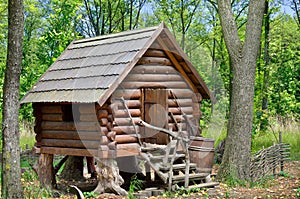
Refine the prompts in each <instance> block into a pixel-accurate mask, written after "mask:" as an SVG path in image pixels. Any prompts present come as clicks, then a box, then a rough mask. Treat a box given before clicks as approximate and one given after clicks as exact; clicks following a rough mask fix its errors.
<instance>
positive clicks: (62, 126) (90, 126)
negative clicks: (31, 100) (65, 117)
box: [41, 121, 103, 131]
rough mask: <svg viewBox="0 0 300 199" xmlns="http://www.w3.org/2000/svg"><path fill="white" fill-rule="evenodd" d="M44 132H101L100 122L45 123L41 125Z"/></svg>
mask: <svg viewBox="0 0 300 199" xmlns="http://www.w3.org/2000/svg"><path fill="white" fill-rule="evenodd" d="M41 127H42V129H43V130H64V131H75V130H78V131H101V130H103V129H102V128H101V127H100V124H99V123H98V122H76V124H75V123H74V122H50V121H43V122H42V123H41Z"/></svg>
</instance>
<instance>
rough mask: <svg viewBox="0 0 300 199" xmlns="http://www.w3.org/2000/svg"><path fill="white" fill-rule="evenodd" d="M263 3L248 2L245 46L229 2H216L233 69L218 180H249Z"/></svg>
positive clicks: (228, 0)
mask: <svg viewBox="0 0 300 199" xmlns="http://www.w3.org/2000/svg"><path fill="white" fill-rule="evenodd" d="M264 6H265V0H256V1H254V0H251V1H250V4H249V11H248V16H247V19H248V20H247V25H246V34H245V41H244V43H242V42H241V40H240V38H239V36H238V31H237V25H236V22H235V20H234V17H233V13H232V8H231V1H230V0H219V1H218V7H219V16H220V20H221V25H222V30H223V36H224V39H225V43H226V47H227V49H228V52H229V57H230V61H231V66H232V73H233V77H232V82H231V84H232V95H231V101H230V113H229V122H228V128H227V138H226V145H225V152H224V156H223V160H222V164H221V167H220V170H219V173H218V178H219V179H221V180H224V179H226V178H229V177H230V178H231V179H232V178H233V179H239V180H248V179H250V175H249V165H250V152H251V133H252V123H253V99H254V82H255V69H256V60H257V56H258V52H259V48H260V37H261V28H262V19H263V13H264Z"/></svg>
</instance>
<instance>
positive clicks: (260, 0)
mask: <svg viewBox="0 0 300 199" xmlns="http://www.w3.org/2000/svg"><path fill="white" fill-rule="evenodd" d="M264 11H265V0H256V1H250V4H249V12H248V17H247V18H248V20H247V25H246V34H245V45H244V46H243V53H244V55H245V56H255V58H253V59H252V58H250V60H253V61H255V62H256V58H257V54H258V52H257V53H256V54H255V53H253V52H251V51H253V49H256V46H259V45H260V39H257V38H260V37H261V32H262V23H263V16H264ZM253 64H254V63H253Z"/></svg>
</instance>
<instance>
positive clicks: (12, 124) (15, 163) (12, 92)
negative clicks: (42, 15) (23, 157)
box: [2, 0, 24, 198]
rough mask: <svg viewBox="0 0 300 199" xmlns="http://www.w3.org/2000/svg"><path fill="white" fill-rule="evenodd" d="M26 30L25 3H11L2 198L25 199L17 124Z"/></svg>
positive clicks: (4, 106)
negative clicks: (24, 32)
mask: <svg viewBox="0 0 300 199" xmlns="http://www.w3.org/2000/svg"><path fill="white" fill-rule="evenodd" d="M23 26H24V8H23V0H9V1H8V45H7V61H6V70H5V80H4V87H3V89H4V91H3V112H2V132H3V149H2V154H3V158H2V198H22V197H23V192H22V187H21V168H20V143H19V140H20V139H19V138H20V135H19V120H18V115H19V86H20V73H21V64H22V48H23Z"/></svg>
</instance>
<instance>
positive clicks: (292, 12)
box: [0, 0, 300, 159]
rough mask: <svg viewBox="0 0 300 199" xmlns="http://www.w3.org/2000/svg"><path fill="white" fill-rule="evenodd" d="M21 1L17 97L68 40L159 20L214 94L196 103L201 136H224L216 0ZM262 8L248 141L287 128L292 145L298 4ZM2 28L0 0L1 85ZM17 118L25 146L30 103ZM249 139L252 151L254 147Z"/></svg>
mask: <svg viewBox="0 0 300 199" xmlns="http://www.w3.org/2000/svg"><path fill="white" fill-rule="evenodd" d="M24 5H25V27H24V47H23V63H22V72H21V86H20V99H21V98H22V97H23V96H24V95H25V93H26V92H27V91H28V90H29V89H30V88H31V87H32V86H33V85H34V83H35V82H36V81H37V80H38V79H39V78H40V76H41V75H42V74H43V73H44V72H45V71H46V70H47V68H48V67H49V66H50V65H51V64H52V63H53V62H54V61H55V60H56V58H57V57H58V56H59V55H60V54H61V53H62V52H63V50H64V49H65V48H66V47H67V46H68V44H69V43H70V42H71V41H73V40H74V39H79V38H83V37H93V36H98V35H104V34H109V33H114V32H120V31H125V30H131V29H136V28H143V27H149V26H156V25H158V24H159V23H160V22H161V21H164V22H165V23H166V24H167V26H168V27H169V29H170V30H171V31H172V33H173V34H174V35H175V38H176V40H177V41H178V43H179V44H180V46H181V48H182V49H183V50H184V52H185V53H186V54H187V55H188V57H189V58H190V60H191V62H192V63H193V64H194V66H195V67H196V68H197V70H198V72H199V73H200V75H201V77H202V78H203V79H204V80H205V82H206V83H207V84H208V86H209V88H210V91H211V93H212V94H213V95H214V96H215V98H216V101H217V103H216V104H211V103H210V102H208V101H206V102H205V103H204V104H203V106H202V112H203V117H204V119H203V121H201V123H200V124H201V125H202V127H203V129H204V132H203V134H204V135H205V136H207V137H213V138H215V139H216V141H217V142H216V144H217V143H218V142H219V141H220V140H222V139H223V138H224V137H225V135H226V124H227V119H228V111H229V108H228V107H229V99H230V93H231V86H230V80H231V77H232V76H231V68H230V60H229V57H228V53H227V50H226V46H225V42H224V38H223V35H222V31H221V26H220V21H219V16H218V11H217V5H216V3H215V2H214V1H212V0H203V1H201V0H189V1H187V0H163V1H158V0H115V1H111V0H102V1H95V0H93V1H92V0H82V1H80V0H73V1H68V0H25V1H24ZM266 5H267V6H266V10H265V16H264V23H263V32H262V39H261V48H260V55H259V60H258V61H257V68H256V82H255V99H254V100H255V101H254V110H253V111H254V123H253V131H252V134H253V138H262V139H264V137H265V138H267V142H269V144H272V142H273V141H276V140H277V138H276V136H277V135H276V134H275V132H277V131H283V133H288V132H289V133H290V134H287V135H288V137H289V138H290V139H289V141H293V142H295V146H296V145H297V142H298V141H299V140H300V138H299V119H300V59H299V58H300V39H299V38H300V16H299V15H300V12H299V8H300V2H299V1H297V0H291V1H283V0H273V1H266ZM232 7H233V12H234V16H235V19H236V22H237V24H238V29H239V31H240V32H239V33H240V35H239V36H240V38H242V40H243V39H244V35H243V33H244V32H245V31H244V30H245V24H246V19H247V8H248V3H247V2H245V1H240V0H233V1H232ZM7 30H8V24H7V1H6V0H0V86H1V87H3V81H4V71H5V64H6V53H7V52H6V50H7ZM0 99H1V100H2V89H1V90H0ZM0 105H1V106H2V101H0ZM211 107H212V108H211ZM0 111H2V110H0ZM1 116H2V114H0V117H1ZM0 119H1V120H0V121H2V118H0ZM20 121H21V127H22V129H21V130H22V131H21V145H22V147H23V148H24V147H25V145H26V144H29V145H33V143H34V139H33V138H34V137H33V134H32V135H29V136H28V129H31V128H28V127H32V126H33V123H34V121H33V114H32V107H31V105H30V104H29V105H23V106H22V107H21V109H20ZM1 134H2V133H1ZM22 136H23V137H24V138H26V136H28V139H22ZM294 136H295V137H294ZM270 138H272V139H270ZM295 138H296V139H295ZM253 140H254V141H253V144H252V145H253V148H254V151H255V150H256V149H260V146H258V145H256V143H255V139H253ZM291 144H293V143H291ZM292 158H293V159H300V149H299V147H297V148H295V147H294V148H293V147H292Z"/></svg>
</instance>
